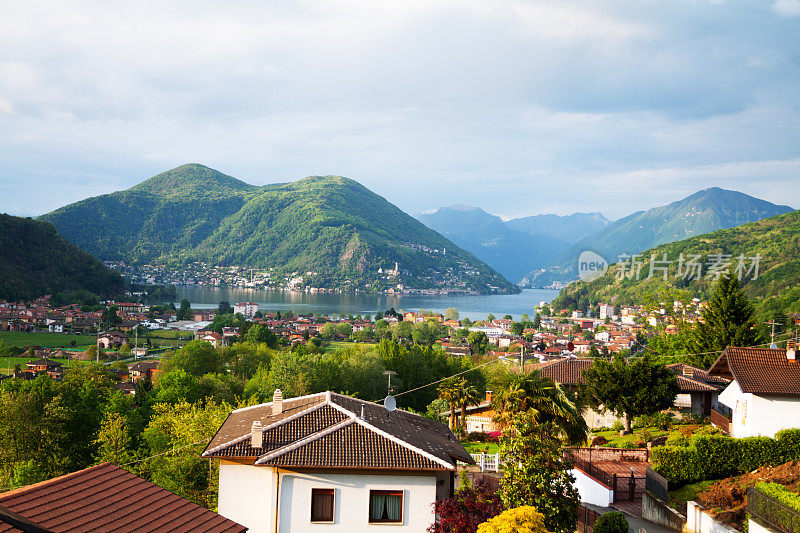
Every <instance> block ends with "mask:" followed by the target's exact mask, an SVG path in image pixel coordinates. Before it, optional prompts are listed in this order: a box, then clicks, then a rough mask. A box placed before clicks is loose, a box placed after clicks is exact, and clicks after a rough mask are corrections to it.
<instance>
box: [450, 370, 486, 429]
mask: <svg viewBox="0 0 800 533" xmlns="http://www.w3.org/2000/svg"><path fill="white" fill-rule="evenodd" d="M455 386H456V387H457V388H458V403H459V405H460V406H461V430H462V431H464V432H466V431H467V407H469V406H470V405H475V404H477V403H478V402H480V401H481V399H482V398H483V395H482V394H481V393H480V391H479V390H478V389H477V388H475V387H474V386H473V385H470V384H469V382H468V381H467V380H466V379H464V378H460V379H458V380H457V381H456V383H455Z"/></svg>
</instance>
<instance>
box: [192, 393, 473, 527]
mask: <svg viewBox="0 0 800 533" xmlns="http://www.w3.org/2000/svg"><path fill="white" fill-rule="evenodd" d="M203 457H209V458H212V457H214V458H219V459H220V472H219V513H220V514H221V515H222V516H225V517H227V518H230V519H232V520H235V521H237V522H238V523H240V524H243V525H245V526H247V527H248V528H249V531H250V532H251V533H266V532H289V531H291V532H293V533H296V532H304V531H313V532H322V531H340V532H350V531H360V530H371V529H374V528H378V529H380V528H382V527H386V526H392V527H391V531H396V530H397V529H396V528H398V529H399V530H400V531H417V532H420V533H421V532H424V531H425V530H426V529H427V528H428V526H430V525H431V524H432V523H433V521H434V513H433V506H432V504H433V503H434V501H436V500H437V499H441V498H445V497H447V496H450V495H452V493H453V485H454V473H455V470H456V461H463V462H467V463H474V461H473V459H472V457H471V456H470V455H469V454H468V453H467V452H466V451H465V450H464V448H463V447H462V446H461V444H460V443H459V442H458V440H457V439H456V438H455V437H454V436H453V434H452V433H451V431H450V430H449V429H448V428H447V427H446V426H445V425H443V424H440V423H438V422H433V421H431V420H427V419H425V418H422V417H421V416H419V415H415V414H413V413H408V412H405V411H400V410H394V411H392V412H389V411H387V410H386V409H385V408H384V407H383V406H381V405H378V404H374V403H371V402H366V401H363V400H357V399H355V398H350V397H348V396H343V395H341V394H335V393H332V392H323V393H319V394H312V395H309V396H301V397H298V398H290V399H287V400H283V398H282V397H281V393H280V391H279V390H278V391H275V397H274V398H273V401H272V402H270V403H266V404H261V405H256V406H252V407H246V408H243V409H237V410H235V411H233V412H231V414H230V415H228V418H227V419H226V420H225V422H224V423H223V424H222V427H220V429H219V431H217V434H216V435H215V436H214V438H213V439H212V440H211V442H210V443H209V445H208V447H207V448H206V450H205V451H204V452H203Z"/></svg>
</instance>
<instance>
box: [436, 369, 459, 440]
mask: <svg viewBox="0 0 800 533" xmlns="http://www.w3.org/2000/svg"><path fill="white" fill-rule="evenodd" d="M439 399H440V400H443V401H445V402H447V405H448V406H449V407H450V424H449V425H450V430H451V431H455V430H456V409H457V408H458V404H459V402H460V400H461V390H460V388H459V387H458V385H457V384H456V382H455V381H453V380H447V381H444V382H442V384H441V385H439Z"/></svg>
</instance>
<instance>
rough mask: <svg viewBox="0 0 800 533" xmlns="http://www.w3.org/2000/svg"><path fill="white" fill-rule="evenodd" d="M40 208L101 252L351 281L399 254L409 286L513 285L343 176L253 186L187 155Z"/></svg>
mask: <svg viewBox="0 0 800 533" xmlns="http://www.w3.org/2000/svg"><path fill="white" fill-rule="evenodd" d="M42 218H43V219H44V220H47V221H50V222H52V223H53V224H54V225H55V226H56V228H58V229H59V231H60V232H61V233H62V235H64V236H65V237H67V238H68V239H70V240H72V241H73V242H75V243H76V244H77V245H78V246H80V247H81V248H83V249H84V250H86V251H88V252H90V253H92V254H94V255H95V256H97V257H100V258H101V259H104V260H123V261H126V262H129V263H133V264H136V263H139V264H143V263H151V264H152V263H166V264H173V265H180V264H186V263H189V262H193V261H206V262H209V263H212V264H217V265H240V266H250V267H254V268H268V267H272V268H274V269H276V271H278V272H286V273H292V272H298V273H301V274H303V275H305V274H306V273H308V272H312V273H314V274H311V275H310V276H309V277H310V278H311V279H312V281H313V283H314V285H316V286H321V285H325V286H340V287H341V286H349V287H350V288H356V287H360V288H364V286H365V285H368V286H371V284H374V283H375V282H377V281H378V274H377V270H378V269H379V268H383V269H388V268H393V267H394V264H395V262H397V263H398V264H399V266H400V270H401V275H400V277H399V278H398V280H395V281H394V282H397V281H402V282H403V283H405V284H406V285H408V286H411V287H421V288H427V287H437V286H438V287H444V286H448V287H462V288H466V289H470V290H475V291H478V292H481V293H486V292H491V291H492V290H502V291H516V290H517V289H516V288H515V287H514V286H513V285H512V284H510V283H509V282H508V281H507V280H505V279H504V278H503V277H502V276H501V275H499V274H498V273H497V272H495V271H494V270H492V269H491V268H490V267H488V266H487V265H485V264H484V263H482V262H481V261H479V260H478V259H476V258H475V257H474V256H472V255H471V254H469V253H468V252H465V251H464V250H462V249H460V248H459V247H458V246H456V245H454V244H453V243H452V242H450V241H448V240H447V239H445V238H444V237H442V236H441V235H439V234H438V233H436V232H435V231H433V230H430V229H428V228H426V227H425V226H424V225H423V224H421V223H420V222H418V221H417V220H415V219H413V218H412V217H410V216H408V215H407V214H406V213H404V212H403V211H401V210H400V209H399V208H397V207H395V206H394V205H392V204H391V203H389V202H387V201H386V200H385V199H384V198H382V197H380V196H378V195H377V194H375V193H373V192H371V191H370V190H369V189H367V188H365V187H363V186H362V185H360V184H359V183H357V182H355V181H353V180H350V179H347V178H341V177H337V176H314V177H309V178H305V179H302V180H299V181H296V182H293V183H287V184H278V185H267V186H263V187H256V186H253V185H248V184H246V183H244V182H241V181H239V180H236V179H235V178H232V177H230V176H226V175H224V174H221V173H219V172H217V171H215V170H212V169H210V168H207V167H204V166H202V165H196V164H193V165H184V166H181V167H178V168H176V169H173V170H170V171H168V172H165V173H163V174H159V175H158V176H155V177H154V178H151V179H149V180H147V181H145V182H144V183H141V184H139V185H137V186H135V187H133V188H131V189H128V190H125V191H120V192H115V193H112V194H107V195H104V196H98V197H95V198H89V199H87V200H83V201H81V202H77V203H74V204H71V205H68V206H66V207H63V208H61V209H58V210H56V211H54V212H52V213H49V214H47V215H44V216H43V217H42ZM492 287H494V289H493V288H492Z"/></svg>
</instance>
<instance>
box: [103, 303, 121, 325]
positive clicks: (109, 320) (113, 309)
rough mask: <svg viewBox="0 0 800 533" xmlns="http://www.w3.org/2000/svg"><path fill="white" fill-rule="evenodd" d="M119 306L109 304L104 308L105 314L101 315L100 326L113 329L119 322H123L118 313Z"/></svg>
mask: <svg viewBox="0 0 800 533" xmlns="http://www.w3.org/2000/svg"><path fill="white" fill-rule="evenodd" d="M118 310H119V308H118V307H117V306H116V305H112V306H109V307H107V308H105V309H103V315H102V316H101V317H100V328H102V329H112V328H114V327H116V326H117V325H119V324H122V319H121V318H120V317H119V315H118V314H117V311H118Z"/></svg>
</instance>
